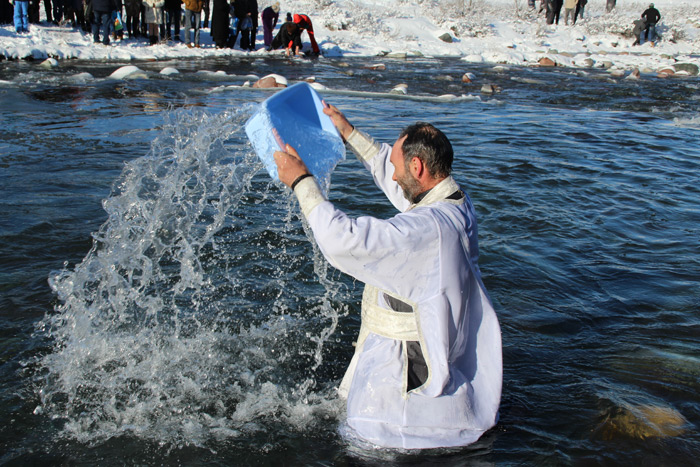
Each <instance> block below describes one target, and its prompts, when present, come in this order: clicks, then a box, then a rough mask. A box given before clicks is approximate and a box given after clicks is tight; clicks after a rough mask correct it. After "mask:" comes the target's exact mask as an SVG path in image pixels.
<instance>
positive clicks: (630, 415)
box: [596, 405, 688, 441]
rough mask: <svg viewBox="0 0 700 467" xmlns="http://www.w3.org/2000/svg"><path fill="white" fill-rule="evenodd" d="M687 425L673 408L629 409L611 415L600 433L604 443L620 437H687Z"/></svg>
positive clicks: (625, 407) (637, 407)
mask: <svg viewBox="0 0 700 467" xmlns="http://www.w3.org/2000/svg"><path fill="white" fill-rule="evenodd" d="M687 423H688V422H687V421H686V419H685V418H683V416H682V415H681V414H680V413H679V412H677V411H676V410H675V409H673V408H671V407H662V406H657V405H629V406H628V405H625V406H624V407H616V408H615V410H614V411H612V412H611V413H609V414H607V415H606V417H605V419H604V420H603V422H602V423H601V424H600V425H599V426H598V428H597V429H596V431H597V432H598V433H600V435H601V436H602V437H603V439H604V440H606V441H609V440H613V439H617V438H619V437H626V438H636V439H648V438H668V437H672V436H679V435H682V434H683V433H685V431H686V425H687Z"/></svg>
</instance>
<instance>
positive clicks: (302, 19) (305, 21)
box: [293, 15, 321, 55]
mask: <svg viewBox="0 0 700 467" xmlns="http://www.w3.org/2000/svg"><path fill="white" fill-rule="evenodd" d="M293 18H294V22H295V23H296V25H297V26H299V29H300V30H301V31H302V32H303V31H304V30H306V32H308V33H309V40H310V41H311V51H312V52H313V53H314V54H315V55H318V54H320V53H321V51H320V50H319V48H318V44H317V43H316V37H315V36H314V26H313V24H311V19H310V18H309V17H308V16H306V15H294V16H293Z"/></svg>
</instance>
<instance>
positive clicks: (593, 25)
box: [0, 0, 700, 75]
mask: <svg viewBox="0 0 700 467" xmlns="http://www.w3.org/2000/svg"><path fill="white" fill-rule="evenodd" d="M267 3H268V2H265V1H259V6H260V9H261V10H262V8H264V7H265V6H267ZM281 3H282V10H281V11H280V13H281V14H280V17H283V16H284V14H285V13H286V12H287V11H290V12H293V13H306V14H308V15H309V16H310V17H311V19H312V21H313V23H314V29H315V31H316V37H317V40H318V42H319V44H320V46H321V49H322V51H323V55H324V56H325V57H331V58H333V57H373V56H388V57H399V58H400V57H413V56H441V57H444V56H448V57H456V58H461V59H463V60H465V61H468V62H483V63H499V64H509V65H526V66H528V65H538V64H539V62H540V60H541V59H542V58H543V57H547V58H550V59H551V60H552V61H553V62H554V63H556V64H557V65H559V66H573V67H600V68H608V69H611V70H616V69H619V70H631V69H633V68H638V69H639V70H640V71H642V73H644V72H647V73H658V72H659V71H661V70H666V71H667V72H674V71H676V72H678V73H677V74H680V75H685V74H690V75H694V74H696V73H697V71H696V70H697V67H698V66H700V2H698V1H697V0H688V1H685V0H657V1H656V2H655V5H656V7H657V8H658V9H659V11H660V12H661V16H662V19H661V23H660V24H659V26H658V28H657V29H658V31H659V32H660V33H661V35H662V37H663V40H662V41H660V42H659V43H658V45H657V46H656V47H654V46H652V44H650V43H645V44H643V45H641V46H636V47H632V42H633V41H634V39H633V38H632V36H631V32H632V27H633V24H632V22H633V21H634V20H635V19H637V18H638V17H639V16H640V14H641V12H642V11H644V9H646V7H647V6H648V3H647V2H643V1H635V0H632V1H627V0H618V2H617V3H618V5H617V8H616V10H615V11H613V12H611V13H606V12H605V1H604V0H589V2H588V5H587V6H586V10H585V16H584V18H583V19H579V21H578V22H577V24H576V25H575V26H573V25H570V26H566V25H564V15H563V11H562V17H561V20H560V24H559V25H546V24H545V18H544V15H543V14H538V13H537V11H536V10H530V9H529V8H527V1H526V0H441V1H431V0H363V1H359V0H299V1H294V2H284V1H283V2H281ZM537 4H538V7H539V0H538V2H537ZM467 7H468V8H467ZM42 10H43V9H42ZM280 23H281V22H280ZM278 27H279V24H278ZM258 32H259V34H258V41H257V44H258V47H259V49H258V50H257V51H255V52H252V53H249V52H243V51H241V50H239V49H216V48H215V47H214V45H213V43H212V41H211V37H210V36H209V31H208V30H204V31H203V33H202V42H203V48H201V49H189V48H187V47H185V45H184V44H182V43H176V44H158V45H155V46H149V45H148V44H147V43H146V41H144V40H141V41H137V40H125V41H122V42H120V43H113V44H112V45H109V46H104V45H102V44H93V42H92V37H91V35H89V34H83V33H81V32H78V31H76V30H73V29H72V28H70V27H65V26H64V27H59V26H53V25H51V26H47V25H30V33H29V34H26V35H17V34H15V32H14V28H13V27H12V26H10V25H6V26H2V27H0V38H1V39H2V40H1V41H0V58H2V57H5V58H8V59H25V58H34V59H41V60H43V59H45V58H47V57H53V58H56V59H58V60H64V59H84V60H119V61H124V60H127V61H129V60H165V59H172V58H187V57H203V56H246V55H254V56H267V55H268V54H269V53H268V52H266V51H264V50H263V49H262V28H260V29H259V31H258ZM441 37H442V38H441ZM302 39H303V40H305V41H307V40H308V38H307V36H306V34H304V35H303V36H302ZM448 41H451V42H448ZM306 47H308V43H306ZM279 53H281V52H280V51H277V52H273V54H279ZM679 63H680V64H686V65H682V66H680V67H678V68H679V69H678V70H676V69H675V66H676V65H677V64H679ZM687 64H690V65H687Z"/></svg>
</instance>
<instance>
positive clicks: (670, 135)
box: [0, 58, 700, 465]
mask: <svg viewBox="0 0 700 467" xmlns="http://www.w3.org/2000/svg"><path fill="white" fill-rule="evenodd" d="M382 63H383V64H385V65H386V70H371V69H369V66H370V65H376V64H377V62H376V61H372V60H359V59H355V60H345V61H342V62H341V61H332V60H325V59H321V60H319V61H316V62H305V61H291V62H288V61H286V60H269V61H263V60H246V59H240V60H231V61H229V60H218V59H217V60H214V59H210V60H200V61H187V62H181V61H172V62H168V63H164V62H146V63H139V64H138V66H139V67H140V68H141V69H142V70H144V71H146V72H147V73H148V79H135V80H126V81H124V80H110V79H106V77H107V76H108V75H109V74H110V73H112V72H113V71H114V70H116V69H117V68H118V67H119V66H121V65H124V64H122V63H86V62H77V61H76V62H64V63H62V64H61V66H60V67H59V68H56V69H52V70H46V69H43V68H41V67H40V66H38V65H37V64H35V63H29V62H6V63H3V64H2V66H1V67H0V80H4V81H3V82H2V84H1V85H0V103H1V105H0V166H1V169H0V213H2V214H1V215H0V239H1V240H0V420H2V421H3V423H2V424H0V463H2V464H9V465H28V464H39V463H44V464H67V465H96V464H99V465H125V464H127V465H131V464H146V465H151V464H168V465H170V464H185V465H304V464H312V465H382V464H386V463H387V462H388V463H396V464H405V465H414V464H415V465H419V464H420V465H427V464H438V463H440V464H447V465H465V464H471V463H475V464H479V465H488V464H494V465H512V464H518V465H521V464H525V465H589V464H593V465H599V464H604V465H618V464H631V463H641V464H643V465H660V464H662V465H691V464H694V463H697V459H698V457H699V456H700V435H699V430H698V429H699V428H700V426H699V424H700V396H699V395H698V394H699V393H700V353H698V345H699V343H700V317H699V315H698V305H699V304H700V300H699V297H700V288H699V287H698V278H700V259H698V253H700V235H699V231H698V225H700V188H698V183H697V180H698V171H699V169H700V148H699V147H698V141H699V140H700V114H699V113H698V111H699V109H700V80H698V79H697V78H685V79H659V78H656V77H652V76H646V77H643V78H642V79H641V80H625V79H620V78H612V77H611V76H610V74H609V73H607V72H605V71H603V70H587V71H586V72H582V71H576V70H566V69H532V68H515V67H510V68H505V69H504V68H494V67H492V66H486V65H470V64H467V63H465V62H461V61H458V60H454V59H453V60H438V59H427V58H426V59H416V60H411V61H399V60H397V61H393V60H385V61H383V62H382ZM165 66H172V67H175V68H177V69H179V70H180V73H179V74H177V75H169V76H164V75H160V74H159V73H158V72H159V71H160V70H161V69H162V68H163V67H165ZM202 71H206V72H202ZM216 71H220V73H214V72H216ZM85 72H89V73H90V74H91V75H92V76H93V77H94V79H89V78H85V76H86V75H80V73H85ZM272 72H275V73H279V74H282V75H284V76H286V77H287V78H288V79H289V80H290V81H296V80H299V79H302V78H306V77H309V76H315V77H316V79H317V81H319V82H321V83H323V84H324V85H325V86H327V87H328V88H329V90H328V91H322V92H321V94H322V96H323V97H324V98H326V99H327V100H328V101H330V102H332V103H334V104H336V105H337V106H338V107H340V108H341V109H342V110H343V111H344V112H345V113H346V115H347V116H348V117H349V119H350V120H351V121H352V122H353V123H355V124H356V125H357V126H359V127H361V128H362V129H364V130H366V131H367V132H369V133H370V134H372V135H373V136H374V137H375V138H377V139H379V140H382V141H387V142H393V140H394V139H395V138H396V136H397V134H398V133H399V131H400V130H401V129H402V128H403V127H404V126H405V125H407V124H409V123H412V122H414V121H415V120H425V121H430V122H433V123H434V124H436V125H437V126H438V127H439V128H441V129H443V131H445V132H446V134H447V135H448V137H449V138H450V139H451V141H452V143H453V145H454V149H455V155H456V160H455V173H454V175H455V178H456V179H457V181H458V182H459V183H460V184H461V185H462V186H463V187H464V188H466V190H467V191H468V192H469V193H470V196H471V198H472V200H473V201H474V204H475V207H476V210H477V214H478V216H479V233H480V253H481V255H480V267H481V271H482V274H483V278H484V282H485V285H486V287H487V288H488V291H489V293H490V295H491V297H492V299H493V302H494V305H495V307H496V310H497V312H498V315H499V319H500V322H501V326H502V332H503V360H504V388H503V397H502V403H501V411H500V421H499V423H498V425H497V426H496V427H495V428H494V429H493V430H491V431H490V432H488V433H487V434H486V435H484V436H483V437H482V439H481V440H480V441H479V442H477V443H476V444H474V445H472V446H468V447H465V448H462V449H455V450H434V451H425V452H417V453H407V452H400V451H391V450H373V449H369V448H367V447H365V446H358V445H355V444H354V443H353V442H351V441H348V440H345V439H344V438H343V437H342V436H341V435H340V434H339V430H340V429H341V428H342V424H343V418H344V407H343V404H342V402H340V401H339V400H338V398H337V396H336V395H335V387H336V386H337V384H338V383H339V380H340V378H341V377H342V374H343V372H344V370H345V367H346V365H347V364H348V362H349V359H350V357H351V354H352V349H353V347H352V342H353V340H354V339H355V336H356V333H357V331H358V329H359V303H360V297H361V292H362V284H360V283H358V282H355V281H354V280H353V279H352V278H350V277H347V276H345V275H343V274H341V273H339V272H338V271H336V270H334V269H333V268H332V267H330V266H329V265H328V264H327V263H326V262H325V260H324V259H323V258H322V256H321V255H320V253H319V251H318V249H317V248H316V247H315V246H314V244H313V242H312V241H310V238H311V237H310V235H309V232H308V230H307V229H306V228H305V227H304V224H303V222H302V221H301V220H300V213H299V210H298V206H297V205H296V202H295V200H294V199H293V198H292V197H291V196H290V193H289V191H288V190H285V189H282V187H281V186H279V185H277V184H275V183H272V182H271V181H270V179H269V177H268V176H267V173H266V172H265V171H264V169H263V168H262V164H260V162H259V161H258V160H257V159H256V158H255V156H254V155H253V154H252V149H251V146H250V145H249V143H248V141H247V138H246V136H245V133H244V131H243V125H244V123H245V121H246V120H247V119H248V118H249V117H250V115H251V114H252V112H253V111H254V109H255V105H256V103H259V102H261V101H262V100H263V99H264V98H265V97H267V96H269V95H270V91H265V90H254V89H246V88H243V87H240V85H241V84H243V83H244V82H245V81H246V80H248V79H251V78H250V77H247V75H250V74H256V75H258V76H263V75H265V74H268V73H272ZM465 72H472V73H474V74H475V76H476V79H475V83H473V84H463V83H462V82H461V76H462V75H463V74H464V73H465ZM399 83H407V84H408V93H409V94H408V97H409V98H406V97H401V96H396V95H390V94H387V93H388V91H389V90H391V89H392V88H393V87H394V86H395V85H396V84H399ZM484 83H493V84H495V85H497V86H498V87H500V89H501V92H499V93H496V94H494V95H485V94H481V93H480V88H481V85H482V84H484ZM445 94H453V95H455V96H458V97H456V98H438V96H441V95H445ZM330 198H331V200H333V201H334V202H336V203H337V204H338V205H339V206H341V207H342V208H343V209H344V210H346V211H347V212H348V213H350V214H351V215H362V214H371V215H374V216H378V217H389V216H391V215H393V211H392V208H391V206H390V205H389V203H388V202H387V201H386V200H385V199H384V198H383V197H382V195H381V194H380V193H379V191H378V190H377V189H376V188H375V187H374V185H373V184H372V182H371V180H370V179H369V178H368V177H367V176H366V174H365V173H364V171H363V169H362V168H361V165H360V164H359V162H357V161H356V160H355V158H354V156H352V155H349V156H348V158H347V159H346V160H345V161H343V162H341V164H340V165H339V166H338V167H337V169H336V171H335V172H334V173H333V177H332V183H331V186H330Z"/></svg>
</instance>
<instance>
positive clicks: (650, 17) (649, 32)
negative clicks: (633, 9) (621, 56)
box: [642, 3, 661, 43]
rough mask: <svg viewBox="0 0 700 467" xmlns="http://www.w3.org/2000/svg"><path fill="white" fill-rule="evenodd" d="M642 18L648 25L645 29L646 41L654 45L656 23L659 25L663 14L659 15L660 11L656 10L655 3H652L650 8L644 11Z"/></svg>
mask: <svg viewBox="0 0 700 467" xmlns="http://www.w3.org/2000/svg"><path fill="white" fill-rule="evenodd" d="M642 18H643V19H644V22H645V23H646V26H645V29H644V32H645V33H646V36H647V38H646V40H647V41H651V42H652V43H653V42H654V41H655V40H656V23H658V22H659V20H660V19H661V13H659V10H657V9H656V8H654V4H653V3H650V4H649V8H647V9H646V10H644V13H642Z"/></svg>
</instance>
